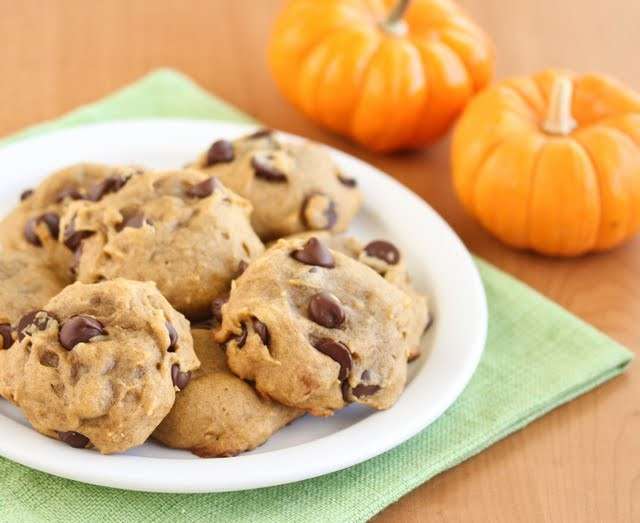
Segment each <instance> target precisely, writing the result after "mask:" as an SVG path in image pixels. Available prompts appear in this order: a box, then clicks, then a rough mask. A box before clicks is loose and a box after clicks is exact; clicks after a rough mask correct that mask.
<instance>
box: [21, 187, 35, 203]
mask: <svg viewBox="0 0 640 523" xmlns="http://www.w3.org/2000/svg"><path fill="white" fill-rule="evenodd" d="M32 194H33V189H26V190H24V191H22V193H21V194H20V201H21V202H23V201H25V200H26V199H27V198H29V196H31V195H32Z"/></svg>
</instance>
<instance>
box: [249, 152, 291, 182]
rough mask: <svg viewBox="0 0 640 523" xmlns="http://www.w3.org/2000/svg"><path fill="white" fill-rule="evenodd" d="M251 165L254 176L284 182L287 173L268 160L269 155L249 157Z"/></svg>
mask: <svg viewBox="0 0 640 523" xmlns="http://www.w3.org/2000/svg"><path fill="white" fill-rule="evenodd" d="M251 167H253V172H254V173H255V174H256V178H260V179H262V180H265V181H267V182H272V183H286V182H287V175H286V174H285V173H283V172H282V171H281V170H280V169H278V168H277V167H276V166H275V165H272V164H271V163H270V162H269V157H260V156H254V157H253V158H251Z"/></svg>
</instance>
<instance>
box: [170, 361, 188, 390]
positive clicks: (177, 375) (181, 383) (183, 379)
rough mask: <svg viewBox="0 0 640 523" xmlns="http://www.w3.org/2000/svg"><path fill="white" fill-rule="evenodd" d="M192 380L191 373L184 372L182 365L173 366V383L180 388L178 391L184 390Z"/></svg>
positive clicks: (175, 364)
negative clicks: (181, 368)
mask: <svg viewBox="0 0 640 523" xmlns="http://www.w3.org/2000/svg"><path fill="white" fill-rule="evenodd" d="M190 380H191V372H182V371H181V370H180V365H178V364H177V363H174V364H173V365H172V366H171V381H173V384H174V385H175V386H176V387H177V388H178V390H184V388H185V387H186V386H187V385H188V384H189V381H190Z"/></svg>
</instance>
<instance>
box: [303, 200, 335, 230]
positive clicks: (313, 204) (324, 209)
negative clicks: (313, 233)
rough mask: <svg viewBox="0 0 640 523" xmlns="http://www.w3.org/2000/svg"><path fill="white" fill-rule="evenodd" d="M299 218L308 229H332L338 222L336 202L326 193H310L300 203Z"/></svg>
mask: <svg viewBox="0 0 640 523" xmlns="http://www.w3.org/2000/svg"><path fill="white" fill-rule="evenodd" d="M300 218H301V220H302V223H303V224H304V226H305V227H306V228H307V229H309V230H327V229H332V228H333V227H334V226H335V224H336V223H337V222H338V213H337V212H336V204H335V203H334V201H333V200H332V199H331V198H329V197H328V196H327V195H326V194H322V193H313V194H310V195H309V196H307V197H306V198H305V200H304V202H303V203H302V207H301V209H300Z"/></svg>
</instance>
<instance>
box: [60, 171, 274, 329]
mask: <svg viewBox="0 0 640 523" xmlns="http://www.w3.org/2000/svg"><path fill="white" fill-rule="evenodd" d="M250 212H251V205H250V204H249V203H248V202H247V201H246V200H245V199H243V198H240V197H239V196H237V195H236V194H234V193H233V192H231V191H229V190H228V189H226V188H225V187H224V186H223V185H222V184H220V183H219V182H218V181H217V180H216V179H215V178H212V177H210V176H208V175H206V174H204V173H202V172H200V171H195V170H184V171H171V172H161V173H156V172H146V173H144V174H141V175H139V176H136V177H135V178H133V179H131V180H130V181H129V182H128V183H127V184H126V185H125V186H124V187H123V188H122V189H121V190H120V191H118V192H117V193H113V194H109V195H106V196H105V197H104V198H102V199H101V200H100V201H98V202H88V201H78V202H74V203H72V204H71V205H70V206H69V207H68V209H67V211H66V213H65V214H64V216H63V219H62V221H61V229H62V231H63V232H62V236H63V241H64V243H65V244H66V245H67V246H68V247H69V248H71V249H74V250H75V251H76V253H77V256H76V262H77V263H76V267H75V272H76V274H77V278H78V280H79V281H82V282H85V283H92V282H98V281H101V280H105V279H107V280H108V279H113V278H118V277H122V278H128V279H131V280H138V281H145V280H150V281H154V282H155V283H156V284H157V286H158V288H159V289H160V291H161V292H162V294H163V295H164V296H165V297H166V298H167V299H168V300H169V302H170V303H171V304H172V305H173V306H174V307H175V308H176V309H178V310H179V311H181V312H183V313H184V314H186V315H187V316H188V317H190V318H201V317H205V316H207V315H208V314H209V309H210V305H211V301H212V300H213V299H214V298H215V297H216V296H218V295H220V294H221V293H223V292H226V291H227V290H228V289H229V285H230V282H231V280H232V279H233V278H234V277H236V276H237V275H238V274H239V273H240V272H241V271H242V269H243V268H244V266H245V265H246V264H247V263H248V262H250V261H251V260H252V259H253V258H254V257H256V256H257V255H259V254H260V253H262V251H263V245H262V242H261V241H260V239H259V238H258V237H257V236H256V234H255V233H254V232H253V229H252V228H251V224H250V222H249V214H250Z"/></svg>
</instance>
